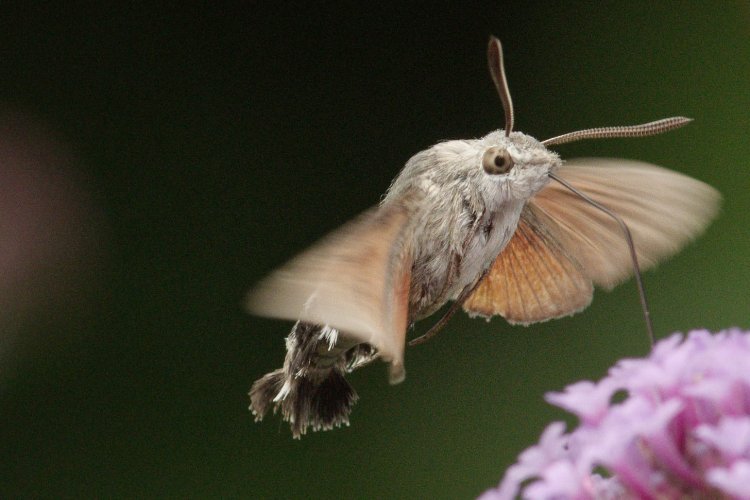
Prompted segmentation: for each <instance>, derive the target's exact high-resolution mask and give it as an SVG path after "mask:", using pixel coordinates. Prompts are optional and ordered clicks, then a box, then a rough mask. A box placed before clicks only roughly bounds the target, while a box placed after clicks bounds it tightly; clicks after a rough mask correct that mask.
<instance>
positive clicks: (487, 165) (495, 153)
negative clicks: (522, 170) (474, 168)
mask: <svg viewBox="0 0 750 500" xmlns="http://www.w3.org/2000/svg"><path fill="white" fill-rule="evenodd" d="M482 168H484V171H485V172H487V173H488V174H491V175H499V174H507V173H508V171H509V170H510V169H511V168H513V158H512V157H511V156H510V153H508V151H507V150H505V149H503V148H500V147H497V146H495V147H491V148H489V149H488V150H487V151H485V152H484V156H483V157H482Z"/></svg>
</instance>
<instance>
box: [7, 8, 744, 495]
mask: <svg viewBox="0 0 750 500" xmlns="http://www.w3.org/2000/svg"><path fill="white" fill-rule="evenodd" d="M522 4H524V2H522ZM0 18H1V19H2V29H1V30H0V51H1V54H2V55H1V57H0V104H2V105H3V106H9V107H11V108H12V109H14V110H16V111H19V110H20V111H21V112H24V113H28V114H30V115H31V116H34V117H35V119H36V120H38V121H40V122H42V123H44V124H46V126H47V127H49V128H50V129H51V130H53V131H55V133H56V134H57V137H58V138H59V139H60V140H61V141H63V142H64V143H65V144H67V145H68V146H69V147H70V148H71V150H72V151H73V152H74V154H75V156H76V157H77V158H78V160H79V161H78V163H77V165H78V166H77V167H76V168H77V169H78V172H79V173H81V175H82V178H83V179H84V181H82V182H83V185H84V186H86V189H87V190H88V192H89V193H90V196H91V199H92V201H91V204H92V206H93V207H94V209H95V210H96V211H98V213H99V217H100V220H101V223H100V224H99V225H98V226H96V231H97V236H98V237H97V239H96V241H97V243H96V245H98V247H99V252H100V254H101V257H100V260H99V261H98V263H97V264H95V265H94V264H92V266H93V269H94V271H95V273H94V274H95V275H96V277H95V278H94V279H89V280H82V281H81V282H80V284H79V285H77V287H75V288H73V289H67V290H66V292H65V293H64V295H65V297H64V299H65V300H63V298H62V297H58V298H57V299H56V298H55V297H53V298H52V299H49V300H48V301H47V302H45V304H44V306H43V307H42V306H38V307H37V309H32V310H33V314H27V315H26V316H24V317H23V318H22V321H21V323H22V324H21V326H20V327H18V328H16V329H15V330H14V333H13V334H12V335H15V336H16V337H18V336H20V337H22V338H28V339H29V340H28V341H18V338H16V340H15V341H13V342H10V341H8V342H3V343H2V344H0V347H2V346H5V347H3V349H5V352H3V353H2V356H1V357H0V359H4V360H6V361H5V362H4V363H3V365H2V366H0V429H1V430H0V434H1V435H0V438H1V440H0V447H1V453H2V455H1V456H0V496H3V497H8V496H10V495H13V496H16V495H17V496H53V497H57V496H69V497H80V496H84V497H91V496H104V495H106V496H114V497H136V496H149V497H163V496H172V497H255V498H264V497H265V498H303V497H309V498H357V497H373V498H375V497H378V498H385V497H402V498H403V497H406V498H408V497H411V498H414V497H424V496H427V495H430V496H432V497H444V498H457V497H471V496H474V495H476V494H478V493H480V492H481V491H483V490H484V489H486V488H488V487H490V486H492V485H493V484H495V483H496V482H497V481H498V480H499V479H500V477H501V475H502V471H503V470H504V469H505V468H506V467H507V466H508V465H509V464H510V463H512V461H513V460H514V459H515V457H516V456H517V454H518V453H519V452H520V451H521V450H522V449H523V448H525V447H526V446H528V445H530V444H532V443H533V442H536V440H537V438H538V435H539V433H540V431H541V430H542V429H543V428H544V426H545V425H546V424H547V423H548V422H549V421H551V420H553V419H559V418H563V416H564V415H563V413H562V412H559V411H556V410H555V409H553V408H551V407H550V406H548V405H547V404H546V403H544V402H543V400H542V396H543V394H544V393H545V392H546V391H549V390H557V389H561V388H562V387H564V386H565V385H566V384H568V383H571V382H573V381H576V380H579V379H585V378H597V377H600V376H602V375H603V374H604V373H605V370H606V369H607V367H609V366H610V365H611V364H612V363H613V362H615V361H616V360H617V359H618V358H621V357H626V356H635V355H641V354H643V353H645V352H646V350H647V346H646V340H645V333H644V331H643V326H642V322H643V321H642V317H641V315H640V314H641V313H640V309H639V306H638V300H637V295H636V291H635V288H634V286H633V283H632V281H630V282H628V283H627V284H625V285H623V286H621V287H619V288H617V289H616V290H615V291H614V292H612V293H606V292H601V291H599V292H597V293H596V296H595V300H594V302H593V304H592V306H591V307H590V308H589V309H588V310H586V311H585V312H584V313H582V314H579V315H577V316H575V317H573V318H569V319H564V320H560V321H554V322H550V323H546V324H542V325H539V326H535V327H532V328H523V327H510V326H509V325H507V324H505V323H504V322H503V321H502V320H501V319H496V320H493V321H492V322H490V323H485V322H484V321H478V320H474V321H472V320H469V319H468V318H466V317H464V316H460V317H457V318H456V319H454V320H453V321H452V322H451V323H450V324H449V326H448V328H446V330H445V331H444V332H443V333H442V334H441V335H440V336H439V337H438V338H437V339H436V340H434V341H432V342H431V343H429V344H427V345H425V346H422V347H419V348H414V349H409V350H408V351H407V359H406V362H407V370H408V376H407V379H406V381H405V382H404V383H403V384H401V385H399V386H396V387H389V386H388V385H387V381H386V376H385V368H384V366H382V365H380V364H376V365H374V366H372V367H370V368H368V369H366V370H362V371H360V372H358V373H356V374H354V375H353V376H352V377H351V378H352V381H353V383H354V385H355V386H356V388H357V390H358V392H359V394H360V396H361V401H360V403H359V404H358V405H357V406H356V408H355V411H354V413H353V415H352V425H351V427H349V428H346V429H343V430H338V431H335V432H327V433H316V434H313V435H309V436H307V437H306V438H305V439H303V440H302V441H293V440H292V439H291V437H290V434H289V432H288V429H287V428H286V426H285V425H281V424H280V423H279V422H278V420H276V419H273V418H270V419H267V420H266V421H265V422H263V423H262V424H255V423H253V421H252V418H251V416H250V414H249V412H248V410H247V405H248V400H247V395H246V393H247V391H248V389H249V387H250V385H251V383H252V381H253V380H254V379H255V378H257V377H259V376H260V375H262V374H263V373H265V372H267V371H269V370H271V369H274V368H276V367H277V366H280V363H281V361H282V358H283V353H284V351H283V338H284V336H285V335H286V334H287V333H288V329H289V327H290V324H289V323H286V322H281V321H271V320H266V319H260V318H254V317H250V316H248V315H246V314H245V313H244V312H243V310H242V308H241V301H242V298H243V295H244V294H245V292H246V291H247V289H248V288H249V287H250V286H251V285H252V283H253V282H255V281H256V280H258V279H260V278H261V277H262V276H263V275H264V274H265V273H267V272H268V271H270V270H271V269H272V268H273V267H274V266H276V265H278V264H280V263H281V262H283V261H284V260H285V259H287V258H288V257H290V256H292V255H293V254H294V253H296V252H297V251H299V250H301V249H302V248H304V247H305V246H306V245H308V244H310V243H311V242H313V241H314V240H315V239H316V238H318V237H319V236H321V235H323V234H325V233H326V232H327V231H329V230H330V229H332V228H334V227H336V226H338V225H339V224H341V223H342V222H344V221H346V220H347V219H349V218H350V217H352V216H353V215H354V214H356V213H358V212H359V211H361V210H363V209H365V208H367V207H368V206H370V205H373V204H375V203H376V202H377V201H378V200H379V197H380V196H381V194H382V193H383V192H384V191H385V189H386V188H387V187H388V184H389V182H390V180H391V179H392V177H393V176H395V174H396V173H397V172H398V171H399V169H400V167H401V166H402V165H403V164H404V162H405V161H406V160H407V159H408V158H409V157H410V156H411V155H412V154H414V153H416V152H418V151H419V150H421V149H424V148H425V147H428V146H429V145H431V144H432V143H434V142H436V141H438V140H442V139H447V138H466V137H476V136H480V135H484V134H485V133H486V132H488V131H489V130H491V129H493V128H498V127H500V126H502V109H501V107H500V103H499V101H498V99H497V96H496V94H495V90H494V88H493V87H492V84H491V82H490V79H489V76H488V74H487V68H486V56H485V46H486V41H487V37H488V35H489V34H491V33H493V34H495V35H497V36H499V37H500V38H501V39H502V41H503V44H504V47H505V53H506V69H507V72H508V77H509V80H510V86H511V90H512V93H513V99H514V102H515V106H516V113H517V125H516V126H517V128H518V130H521V131H524V132H526V133H530V134H532V135H534V136H536V137H539V138H542V139H543V138H547V137H551V136H553V135H557V134H559V133H563V132H567V131H571V130H575V129H580V128H586V127H594V126H605V125H619V124H633V123H642V122H645V121H650V120H653V119H657V118H662V117H666V116H672V115H685V116H689V117H692V118H694V119H695V122H694V123H693V124H691V125H690V126H689V127H687V128H685V129H681V130H679V131H676V132H672V133H670V134H667V135H664V136H659V137H655V138H648V139H631V140H611V141H599V142H591V141H590V142H584V143H579V144H576V145H570V146H563V147H560V148H559V149H558V150H559V151H560V152H561V154H562V155H563V156H564V157H573V156H615V157H628V158H637V159H642V160H646V161H651V162H654V163H658V164H661V165H664V166H667V167H670V168H674V169H676V170H679V171H681V172H685V173H687V174H690V175H692V176H695V177H697V178H699V179H702V180H704V181H706V182H708V183H710V184H712V185H714V186H715V187H717V188H718V189H719V190H720V191H721V192H722V194H723V195H724V205H723V209H722V213H721V216H720V219H719V220H718V221H717V222H716V223H715V224H713V225H712V226H711V227H710V229H709V230H708V232H707V233H706V234H705V235H704V236H703V237H702V238H701V239H699V240H698V241H697V242H696V243H695V244H693V245H691V246H689V247H688V248H687V249H686V250H685V251H684V252H682V253H681V254H680V255H679V256H678V257H676V258H674V259H672V260H671V261H669V262H668V263H665V264H663V265H662V266H660V267H659V268H658V269H657V270H655V271H651V272H649V273H647V274H646V275H645V282H646V286H647V289H648V293H649V295H650V298H651V307H652V312H653V315H654V320H655V326H656V329H657V333H658V335H659V336H665V335H667V334H668V333H670V332H673V331H679V330H683V331H684V330H688V329H691V328H694V327H708V328H711V329H718V328H722V327H726V326H731V325H739V326H744V327H750V318H749V317H748V311H749V310H750V309H749V308H748V305H749V304H748V302H749V300H748V293H747V283H748V281H750V236H749V235H748V229H747V227H748V226H747V224H748V213H750V196H749V195H748V190H749V188H750V160H749V159H750V141H748V132H749V129H750V117H749V116H748V115H749V110H750V38H749V37H750V7H749V6H748V3H747V2H744V1H743V2H728V1H717V2H647V1H639V2H618V3H614V2H612V3H609V2H608V3H606V4H605V3H599V2H595V3H591V4H588V3H585V4H574V3H572V4H569V3H568V2H551V3H539V4H533V6H526V5H507V4H506V3H505V2H492V3H487V4H485V5H483V6H476V5H475V6H472V7H469V6H464V4H463V3H462V2H456V3H451V2H436V3H434V4H424V5H422V6H419V7H415V6H405V5H404V6H400V7H398V8H394V7H389V8H387V9H386V8H382V9H381V8H378V7H372V6H365V5H364V4H360V3H352V4H349V5H344V4H341V5H335V6H333V5H330V6H326V7H311V6H305V5H301V4H300V5H296V6H291V5H289V6H281V5H275V4H271V3H269V4H268V5H266V4H261V3H256V2H248V3H244V4H239V5H235V4H232V5H218V6H210V7H209V6H204V7H184V6H180V7H175V8H174V9H162V8H160V9H157V8H152V7H135V6H133V7H127V8H125V7H117V8H114V9H113V8H111V7H106V8H105V7H93V6H92V5H86V6H81V5H79V6H67V7H65V8H59V9H54V10H47V9H42V8H38V7H31V6H30V5H23V6H22V7H19V8H13V7H10V6H3V8H2V10H1V11H0ZM2 168H3V166H2V165H0V169H2ZM1 216H2V214H0V217H1ZM73 223H76V222H75V221H71V224H73ZM3 244H4V242H0V246H2V245H3ZM84 267H87V266H84ZM79 296H80V297H79ZM58 299H59V300H58ZM4 314H12V312H6V313H4ZM426 323H429V322H426ZM0 324H2V323H1V322H0ZM17 326H18V325H17ZM428 326H429V325H428V324H425V323H421V324H419V325H417V328H416V331H415V332H413V334H415V335H416V334H418V333H420V332H424V330H425V328H426V327H428ZM9 331H10V330H9ZM8 335H9V336H10V335H11V333H8ZM6 344H7V345H6ZM14 346H15V347H14Z"/></svg>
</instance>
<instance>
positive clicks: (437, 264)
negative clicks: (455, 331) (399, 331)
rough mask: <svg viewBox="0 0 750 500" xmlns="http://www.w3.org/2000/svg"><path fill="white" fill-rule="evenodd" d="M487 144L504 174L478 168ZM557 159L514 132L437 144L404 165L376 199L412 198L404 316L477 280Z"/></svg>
mask: <svg viewBox="0 0 750 500" xmlns="http://www.w3.org/2000/svg"><path fill="white" fill-rule="evenodd" d="M492 146H500V147H503V148H504V149H506V150H507V151H508V152H509V153H510V155H511V157H512V158H513V160H514V167H513V168H512V169H511V170H510V171H509V172H508V173H507V174H501V175H491V174H488V173H487V172H485V171H484V169H483V168H482V155H483V154H484V152H485V151H486V150H487V148H489V147H492ZM561 163H562V162H561V160H560V159H559V157H558V156H557V154H556V153H554V152H551V151H548V150H547V149H546V148H545V147H544V146H543V145H542V144H541V143H540V142H539V141H537V140H536V139H534V138H532V137H530V136H528V135H525V134H522V133H519V132H514V133H512V134H511V135H510V137H505V135H504V133H503V131H502V130H497V131H494V132H491V133H489V134H487V135H486V136H485V137H482V138H481V139H474V140H454V141H446V142H441V143H439V144H436V145H434V146H432V147H431V148H429V149H427V150H425V151H422V152H420V153H418V154H416V155H414V156H413V157H412V158H411V159H410V160H409V161H408V162H407V163H406V166H405V167H404V169H403V170H402V171H401V173H400V174H399V176H398V177H397V178H396V179H395V180H394V181H393V184H392V185H391V187H390V189H389V190H388V193H387V194H386V196H385V198H384V200H383V204H387V203H390V202H394V200H400V201H399V202H401V203H403V200H413V202H412V204H413V206H410V207H409V209H410V210H411V211H413V217H412V220H413V227H412V229H411V231H412V232H413V237H412V238H411V246H412V252H413V254H412V259H413V260H412V262H413V264H412V288H411V291H410V304H409V306H410V314H409V315H410V320H411V321H414V320H417V319H420V318H424V317H426V316H429V315H430V314H432V313H434V312H435V311H436V310H437V309H439V308H440V307H442V306H443V305H444V304H445V302H447V301H448V300H451V299H455V298H456V297H457V296H458V295H459V294H460V293H461V292H462V291H463V290H464V289H465V288H467V287H471V286H473V285H474V284H475V283H476V282H477V281H478V280H479V279H480V278H481V276H482V275H483V273H484V271H485V270H486V269H487V268H488V267H489V266H490V265H491V264H492V262H493V261H494V259H495V257H497V255H498V254H499V253H500V251H501V250H502V249H503V247H505V245H506V244H507V243H508V241H509V240H510V238H511V236H512V235H513V233H514V231H515V229H516V225H517V224H518V219H519V217H520V215H521V210H522V209H523V206H524V204H525V203H526V201H527V200H528V199H529V198H531V196H533V195H534V194H535V193H536V192H538V191H539V190H540V189H542V188H543V187H544V186H545V185H546V184H547V182H548V181H549V177H548V173H549V172H550V171H551V170H554V169H556V168H557V167H559V166H560V165H561Z"/></svg>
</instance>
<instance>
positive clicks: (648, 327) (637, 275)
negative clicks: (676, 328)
mask: <svg viewBox="0 0 750 500" xmlns="http://www.w3.org/2000/svg"><path fill="white" fill-rule="evenodd" d="M662 121H663V120H662ZM654 123H657V122H654ZM622 128H625V127H622ZM549 176H550V178H552V179H554V180H556V181H557V182H559V183H560V184H562V185H563V186H564V187H565V188H567V189H568V190H570V191H571V192H573V193H574V194H575V195H576V196H578V197H579V198H581V199H582V200H584V201H585V202H586V203H588V204H590V205H591V206H593V207H594V208H597V209H599V210H601V211H602V212H604V213H605V214H607V215H609V216H610V217H612V218H613V219H614V220H615V221H616V222H617V224H618V225H619V226H620V229H622V232H623V234H624V235H625V240H626V241H627V242H628V249H629V250H630V260H631V261H632V262H633V273H634V274H635V282H636V286H637V287H638V295H639V296H640V299H641V308H642V309H643V319H644V320H645V322H646V332H647V333H648V340H649V342H650V343H651V347H653V346H654V325H653V323H652V322H651V313H650V312H649V308H648V301H647V300H646V288H645V287H644V286H643V280H642V279H641V268H640V266H639V265H638V255H637V254H636V251H635V244H634V243H633V236H632V235H631V234H630V229H629V228H628V225H627V224H625V221H624V220H622V218H620V216H619V215H617V214H616V213H614V212H613V211H612V210H610V209H608V208H607V207H605V206H604V205H602V204H601V203H598V202H596V201H594V200H593V199H591V198H590V197H588V196H587V195H586V194H584V193H582V192H581V191H579V190H578V189H576V188H574V187H573V186H572V185H571V184H570V183H568V182H567V181H566V180H565V179H562V178H561V177H558V176H556V175H555V174H554V173H552V172H550V173H549Z"/></svg>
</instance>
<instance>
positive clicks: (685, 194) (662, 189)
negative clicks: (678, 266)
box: [529, 158, 721, 289]
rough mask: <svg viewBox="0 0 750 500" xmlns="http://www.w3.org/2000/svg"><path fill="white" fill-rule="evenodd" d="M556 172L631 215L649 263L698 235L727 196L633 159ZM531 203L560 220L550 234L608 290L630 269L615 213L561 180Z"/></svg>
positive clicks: (585, 162) (573, 164)
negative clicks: (584, 196) (579, 194)
mask: <svg viewBox="0 0 750 500" xmlns="http://www.w3.org/2000/svg"><path fill="white" fill-rule="evenodd" d="M557 175H558V176H559V177H562V178H563V179H564V180H566V181H567V182H569V183H570V184H572V185H573V186H574V187H575V188H577V189H579V190H580V191H582V192H584V193H586V194H587V195H588V196H590V197H591V198H592V199H594V200H595V201H597V202H599V203H601V204H602V205H604V206H606V207H607V208H609V209H610V210H612V211H614V212H615V213H616V214H617V215H619V216H620V217H621V218H622V219H623V220H624V221H625V223H626V224H627V225H628V227H629V228H630V231H631V233H632V235H633V241H634V243H635V247H636V251H637V254H638V262H639V264H640V266H641V269H644V270H645V269H648V268H650V267H653V266H654V265H656V264H657V263H658V262H659V261H661V260H663V259H666V258H667V257H670V256H672V255H674V254H676V253H677V252H678V251H679V250H680V249H682V247H683V246H685V245H686V244H687V243H688V242H689V241H691V240H692V239H694V238H696V237H697V236H698V235H700V234H701V233H702V232H703V231H704V230H705V228H706V226H708V223H709V222H710V221H711V220H712V219H713V218H714V217H715V216H716V214H717V212H718V209H719V203H720V201H721V195H719V193H718V191H716V190H715V189H714V188H712V187H711V186H709V185H708V184H705V183H703V182H701V181H698V180H696V179H693V178H691V177H688V176H686V175H683V174H680V173H677V172H674V171H671V170H667V169H665V168H661V167H657V166H655V165H649V164H647V163H642V162H637V161H631V160H619V159H604V158H588V159H576V160H571V161H568V162H566V163H565V165H564V166H563V167H562V168H560V169H559V170H558V171H557ZM529 205H530V206H532V207H533V208H534V209H535V210H536V211H537V212H538V213H540V214H544V215H546V216H547V217H548V218H549V219H551V220H552V221H553V222H554V223H555V224H550V226H549V228H548V229H549V231H550V234H551V235H552V236H553V237H554V238H555V239H556V240H557V241H558V242H559V243H560V245H561V246H562V247H563V248H564V249H565V250H566V251H567V252H568V253H570V254H571V255H574V256H575V258H576V260H577V261H578V262H580V263H581V268H582V270H583V273H584V274H585V275H586V276H587V277H588V278H591V280H592V281H593V282H594V284H596V285H599V286H602V287H605V288H608V289H610V288H612V287H614V286H615V285H617V284H619V283H620V282H622V281H623V280H625V279H626V278H627V277H628V276H630V275H631V274H632V271H633V266H632V263H631V260H630V253H629V250H628V246H627V244H626V242H625V239H624V237H623V234H622V230H621V229H620V228H619V226H618V225H617V223H616V222H615V221H614V220H613V219H612V218H611V217H609V216H608V215H606V214H605V213H603V212H601V211H600V210H598V209H596V208H595V207H593V206H591V205H589V204H588V203H586V202H585V201H584V200H582V199H580V198H579V197H578V196H576V195H575V194H573V193H571V192H570V191H569V190H567V189H566V188H565V187H564V186H562V185H560V184H559V183H556V182H550V183H549V184H548V185H547V186H546V187H545V188H544V189H543V190H542V191H540V192H539V193H538V194H537V195H536V196H535V197H534V198H532V199H531V201H530V202H529Z"/></svg>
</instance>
